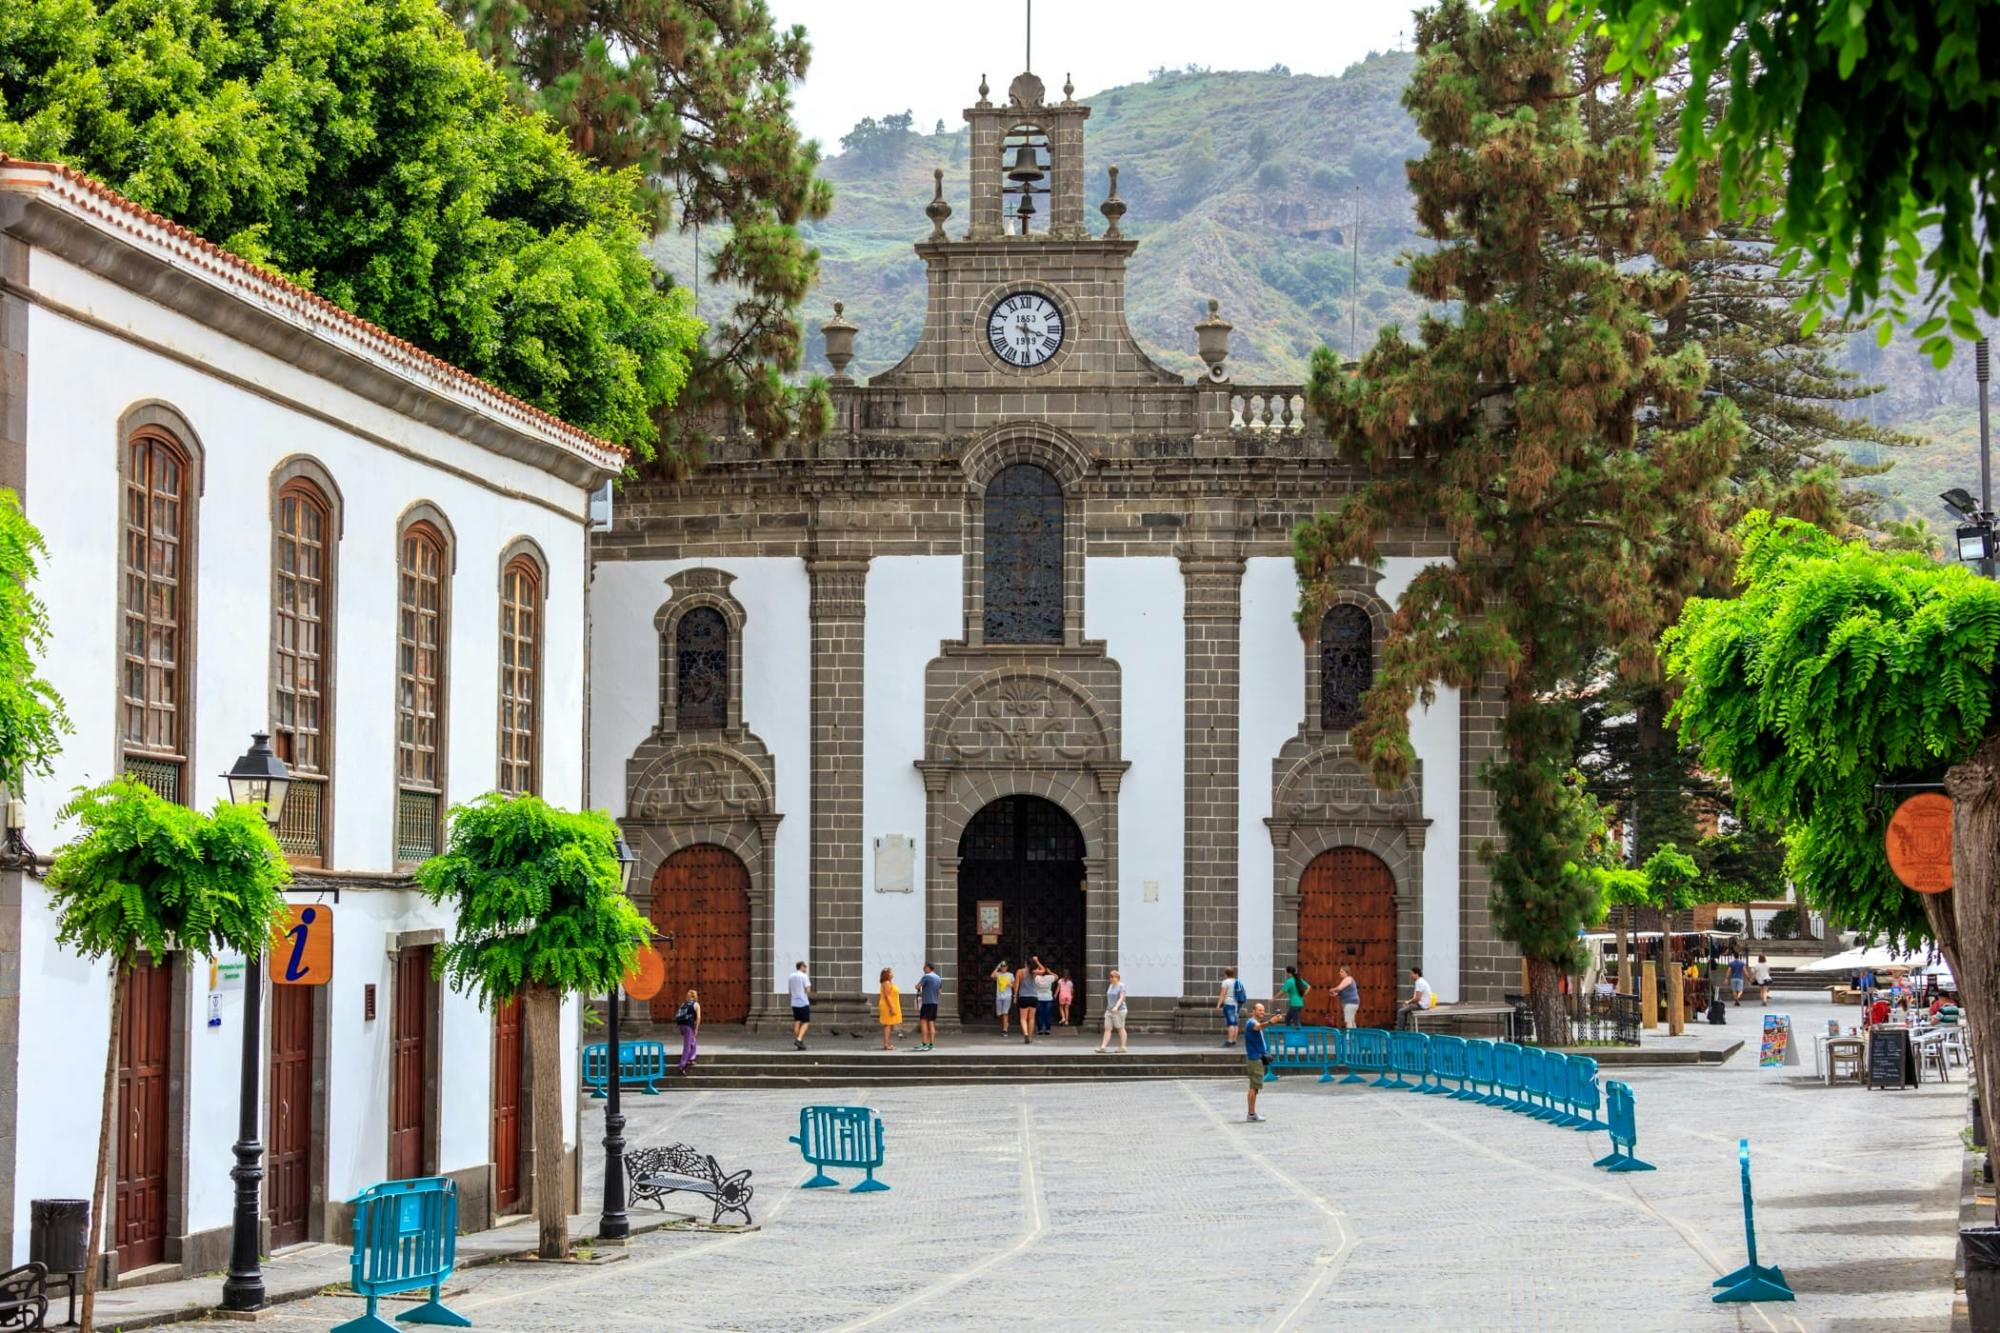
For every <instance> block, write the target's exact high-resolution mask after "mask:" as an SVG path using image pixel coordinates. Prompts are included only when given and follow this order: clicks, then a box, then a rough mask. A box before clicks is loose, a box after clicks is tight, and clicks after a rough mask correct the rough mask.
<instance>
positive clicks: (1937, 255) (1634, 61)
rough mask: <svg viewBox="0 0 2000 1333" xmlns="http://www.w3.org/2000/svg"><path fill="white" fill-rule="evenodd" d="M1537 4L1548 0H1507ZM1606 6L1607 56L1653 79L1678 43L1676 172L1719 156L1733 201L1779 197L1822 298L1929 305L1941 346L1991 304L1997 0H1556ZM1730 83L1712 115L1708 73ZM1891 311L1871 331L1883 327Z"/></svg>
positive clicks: (1683, 182)
mask: <svg viewBox="0 0 2000 1333" xmlns="http://www.w3.org/2000/svg"><path fill="white" fill-rule="evenodd" d="M1506 5H1507V7H1508V8H1510V9H1515V10H1519V11H1522V12H1525V13H1530V14H1532V13H1535V12H1538V11H1543V9H1544V6H1543V4H1542V0H1506ZM1579 11H1582V12H1583V13H1584V14H1586V15H1587V16H1588V17H1589V18H1590V19H1591V20H1595V19H1597V18H1598V17H1599V16H1601V18H1602V21H1603V26H1604V29H1605V31H1607V32H1608V33H1609V34H1610V36H1611V38H1612V40H1613V41H1614V43H1615V44H1616V47H1617V50H1616V53H1615V55H1614V56H1613V63H1614V66H1616V67H1622V68H1624V69H1627V70H1629V71H1631V72H1632V74H1633V75H1634V77H1636V78H1640V79H1649V78H1651V77H1653V76H1654V75H1656V74H1658V73H1660V72H1662V71H1663V70H1664V69H1666V68H1668V67H1670V66H1671V64H1672V63H1673V62H1674V61H1676V60H1678V59H1681V58H1682V57H1683V56H1684V57H1685V59H1686V62H1687V67H1688V74H1689V78H1690V81H1691V83H1690V86H1691V91H1692V97H1691V99H1690V100H1689V102H1688V103H1687V104H1686V105H1685V106H1684V108H1683V111H1682V114H1681V118H1680V151H1679V153H1678V155H1677V156H1676V158H1675V161H1674V165H1673V179H1674V182H1675V185H1676V187H1677V188H1678V189H1679V190H1680V191H1681V192H1683V193H1684V194H1685V193H1692V192H1694V191H1695V190H1697V189H1699V188H1700V186H1699V182H1700V180H1701V178H1702V177H1703V176H1704V175H1708V174H1712V173H1715V172H1716V171H1718V170H1719V171H1720V176H1721V182H1722V187H1723V204H1724V208H1725V210H1726V211H1727V212H1728V213H1729V214H1730V215H1732V216H1735V217H1745V218H1747V217H1755V216H1758V215H1760V214H1765V213H1770V212H1772V211H1773V208H1774V206H1776V205H1778V204H1779V202H1780V201H1782V207H1781V208H1778V209H1777V224H1776V226H1777V236H1778V239H1779V241H1780V242H1781V243H1782V244H1783V245H1784V246H1785V248H1786V251H1787V252H1788V254H1789V255H1790V256H1791V257H1792V258H1794V259H1795V260H1799V261H1803V263H1804V264H1805V265H1806V267H1807V269H1808V271H1809V272H1810V275H1811V279H1812V283H1813V291H1812V297H1811V299H1812V301H1813V303H1814V309H1815V312H1816V314H1817V313H1825V312H1838V311H1845V312H1846V313H1847V314H1850V315H1864V314H1867V313H1868V312H1870V311H1871V310H1872V309H1875V308H1878V306H1879V308H1880V309H1882V310H1884V311H1886V312H1888V313H1889V314H1890V315H1892V316H1895V317H1902V316H1907V315H1911V314H1915V313H1919V312H1921V314H1922V315H1923V316H1924V319H1923V322H1922V323H1921V324H1920V325H1919V326H1918V327H1917V329H1916V334H1917V336H1918V337H1919V338H1920V339H1921V340H1922V342H1923V345H1924V348H1925V350H1927V351H1928V352H1929V353H1930V354H1931V356H1932V358H1933V359H1934V360H1935V361H1936V363H1937V364H1939V365H1943V364H1945V362H1947V361H1948V360H1949V359H1950V357H1951V348H1952V340H1953V339H1954V338H1960V339H1965V340H1967V341H1971V340H1974V339H1977V338H1978V337H1979V336H1980V334H1979V330H1978V327H1977V324H1976V317H1977V315H1978V314H1979V313H1984V314H1985V315H1987V316H1989V317H1993V316H2000V254H1996V252H1995V247H1994V232H1993V228H1994V225H1995V224H1994V219H1995V218H1996V217H2000V159H1996V157H1995V155H1994V153H1993V151H1992V140H1993V127H1994V125H1995V123H1996V121H2000V81H1996V80H1995V79H1994V78H1993V77H1992V74H1991V65H1992V36H1991V34H1992V31H1993V27H1994V25H1995V23H1996V22H2000V5H1996V4H1995V3H1994V0H1848V3H1844V4H1837V5H1834V4H1810V3H1805V0H1590V2H1588V3H1569V2H1568V0H1556V3H1554V4H1552V5H1548V6H1547V7H1546V12H1547V13H1549V14H1551V15H1553V16H1555V17H1556V18H1558V19H1565V18H1567V19H1568V20H1569V21H1574V17H1573V16H1575V15H1576V14H1577V13H1578V12H1579ZM1717 83H1726V85H1727V88H1728V111H1727V113H1726V114H1725V115H1724V116H1722V117H1721V118H1720V119H1719V120H1718V119H1711V118H1710V117H1709V116H1707V115H1706V114H1705V112H1704V110H1703V101H1704V99H1705V97H1706V94H1707V91H1708V90H1709V88H1710V87H1711V86H1714V85H1716V84H1717ZM1891 327H1892V326H1891V323H1890V320H1889V319H1888V318H1884V319H1883V321H1882V323H1881V326H1880V328H1879V329H1878V337H1880V338H1881V339H1882V340H1883V341H1884V342H1886V341H1888V338H1889V337H1890V333H1891Z"/></svg>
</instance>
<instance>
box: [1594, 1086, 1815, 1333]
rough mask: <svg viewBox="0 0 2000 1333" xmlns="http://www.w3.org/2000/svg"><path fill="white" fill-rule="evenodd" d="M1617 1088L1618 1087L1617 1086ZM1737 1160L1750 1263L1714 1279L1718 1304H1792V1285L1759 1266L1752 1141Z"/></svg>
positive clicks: (1740, 1143) (1741, 1144)
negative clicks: (1751, 1161)
mask: <svg viewBox="0 0 2000 1333" xmlns="http://www.w3.org/2000/svg"><path fill="white" fill-rule="evenodd" d="M1613 1086H1614V1087H1616V1086H1619V1085H1617V1084H1614V1085H1613ZM1736 1159H1737V1161H1738V1162H1740V1163H1741V1164H1742V1167H1743V1243H1744V1245H1745V1246H1746V1247H1748V1249H1749V1251H1750V1262H1749V1263H1747V1264H1745V1265H1743V1267H1741V1268H1739V1269H1737V1270H1736V1271H1735V1272H1733V1273H1725V1274H1723V1275H1722V1276H1721V1277H1719V1278H1717V1279H1715V1281H1714V1283H1713V1284H1711V1285H1713V1286H1717V1287H1722V1288H1724V1290H1722V1291H1718V1292H1716V1293H1715V1299H1716V1300H1717V1301H1789V1300H1793V1299H1795V1297H1794V1296H1793V1295H1792V1288H1791V1284H1790V1283H1788V1282H1786V1281H1785V1275H1784V1274H1783V1273H1782V1272H1780V1271H1779V1270H1778V1269H1777V1268H1776V1267H1775V1266H1773V1267H1770V1268H1766V1267H1764V1266H1763V1265H1761V1264H1759V1263H1758V1262H1757V1220H1756V1212H1755V1210H1754V1208H1753V1207H1752V1205H1751V1203H1750V1140H1748V1139H1738V1140H1737V1141H1736Z"/></svg>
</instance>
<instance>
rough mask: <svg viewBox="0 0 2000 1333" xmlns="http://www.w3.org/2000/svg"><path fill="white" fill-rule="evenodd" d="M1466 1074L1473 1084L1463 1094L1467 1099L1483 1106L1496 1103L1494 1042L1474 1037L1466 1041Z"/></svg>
mask: <svg viewBox="0 0 2000 1333" xmlns="http://www.w3.org/2000/svg"><path fill="white" fill-rule="evenodd" d="M1465 1076H1466V1078H1467V1079H1469V1080H1470V1081H1471V1083H1472V1086H1471V1087H1470V1088H1469V1089H1467V1090H1466V1091H1465V1092H1464V1093H1463V1094H1461V1095H1462V1096H1463V1097H1464V1098H1465V1100H1466V1101H1469V1102H1478V1103H1479V1104H1480V1105H1482V1106H1491V1105H1493V1104H1494V1096H1493V1043H1492V1042H1490V1041H1486V1040H1484V1039H1474V1040H1470V1041H1467V1042H1466V1043H1465Z"/></svg>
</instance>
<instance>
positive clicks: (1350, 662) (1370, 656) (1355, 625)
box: [1319, 605, 1375, 731]
mask: <svg viewBox="0 0 2000 1333" xmlns="http://www.w3.org/2000/svg"><path fill="white" fill-rule="evenodd" d="M1374 683H1375V627H1374V625H1373V624H1372V623H1371V622H1370V620H1369V618H1368V613H1367V612H1366V611H1364V610H1362V609H1361V608H1360V607H1358V606H1352V605H1341V606H1336V607H1334V608H1332V609H1331V610H1329V611H1328V612H1327V613H1326V615H1325V616H1324V617H1322V618H1321V620H1320V622H1319V724H1320V728H1321V729H1322V730H1324V731H1345V730H1347V728H1349V727H1351V726H1353V725H1354V724H1355V723H1356V722H1359V721H1360V720H1361V696H1362V695H1364V694H1366V693H1367V692H1368V687H1369V686H1370V685H1372V684H1374Z"/></svg>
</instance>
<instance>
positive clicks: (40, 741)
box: [0, 488, 70, 792]
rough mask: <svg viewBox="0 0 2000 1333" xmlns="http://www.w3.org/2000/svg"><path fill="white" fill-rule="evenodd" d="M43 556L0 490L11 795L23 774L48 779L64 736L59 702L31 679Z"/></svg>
mask: <svg viewBox="0 0 2000 1333" xmlns="http://www.w3.org/2000/svg"><path fill="white" fill-rule="evenodd" d="M47 554H48V548H47V547H46V546H44V545H43V544H42V534H41V533H39V532H37V531H36V530H35V526H34V524H32V523H30V522H28V518H27V515H25V514H23V513H22V512H21V498H20V497H19V496H17V495H15V494H14V492H12V491H10V490H7V489H5V488H0V784H5V785H6V787H7V788H8V790H10V791H15V792H18V791H20V789H21V782H22V780H23V779H24V778H25V777H27V776H28V775H29V774H31V773H32V774H36V775H38V776H46V775H47V774H48V772H49V770H50V765H51V763H52V762H53V761H54V759H55V756H56V753H57V751H58V750H59V749H60V748H61V745H62V741H61V738H62V737H63V736H65V735H67V734H68V733H69V730H70V725H69V715H68V714H67V713H65V712H64V711H63V701H62V696H61V695H59V694H57V693H56V691H55V687H54V686H53V685H51V684H49V683H48V682H47V681H46V680H43V679H42V678H41V677H40V676H38V675H36V674H35V658H36V657H37V656H39V655H40V654H41V652H42V651H43V650H44V649H45V648H46V647H47V646H48V638H49V617H48V612H47V610H46V609H45V608H44V607H43V606H42V602H41V599H40V598H38V597H36V596H35V594H34V590H33V588H32V587H31V586H30V585H31V584H33V582H34V579H35V572H36V566H37V564H38V563H39V562H40V560H41V558H42V557H43V556H45V555H47Z"/></svg>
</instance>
